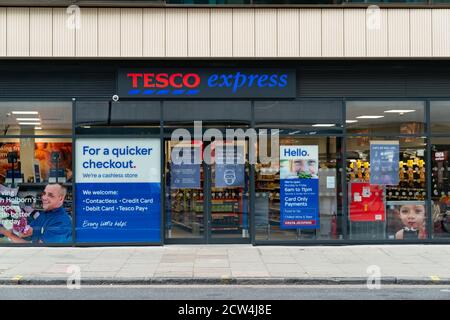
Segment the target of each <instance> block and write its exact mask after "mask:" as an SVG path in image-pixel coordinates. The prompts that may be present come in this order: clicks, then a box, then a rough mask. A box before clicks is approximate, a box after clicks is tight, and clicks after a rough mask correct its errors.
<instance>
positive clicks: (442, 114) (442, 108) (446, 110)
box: [430, 101, 450, 134]
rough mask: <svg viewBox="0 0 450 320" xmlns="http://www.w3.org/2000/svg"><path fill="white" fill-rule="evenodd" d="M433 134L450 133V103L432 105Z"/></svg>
mask: <svg viewBox="0 0 450 320" xmlns="http://www.w3.org/2000/svg"><path fill="white" fill-rule="evenodd" d="M430 118H431V124H430V125H431V132H432V133H437V134H448V133H449V132H450V101H432V102H431V105H430Z"/></svg>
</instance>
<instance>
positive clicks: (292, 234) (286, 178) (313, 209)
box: [255, 135, 342, 241]
mask: <svg viewBox="0 0 450 320" xmlns="http://www.w3.org/2000/svg"><path fill="white" fill-rule="evenodd" d="M291 147H295V148H293V149H292V150H290V151H289V152H291V153H290V157H289V159H288V158H287V157H286V156H285V155H286V154H283V153H284V152H288V151H286V150H287V148H291ZM279 148H280V154H279V157H278V158H277V159H274V160H273V161H271V162H269V163H262V162H261V161H259V162H258V164H257V165H256V166H255V174H256V177H255V227H256V240H260V241H267V240H269V241H272V240H273V241H277V240H278V241H296V240H320V239H323V240H337V239H342V227H341V222H342V190H341V171H342V170H341V165H340V164H341V157H340V155H341V139H340V138H336V137H314V138H310V137H300V136H294V135H292V136H280V138H279ZM308 148H311V150H312V153H311V154H309V156H308V158H307V159H306V158H302V157H301V156H300V154H299V151H298V150H300V149H303V150H309V149H308ZM269 153H270V154H271V151H270V150H269ZM308 153H309V151H308ZM313 153H314V154H313ZM290 184H294V185H295V186H294V185H293V186H290ZM297 184H298V185H302V184H305V185H307V186H306V188H310V191H306V190H304V189H302V188H301V187H299V186H297ZM299 188H300V189H299ZM304 204H307V209H306V210H305V209H302V205H304Z"/></svg>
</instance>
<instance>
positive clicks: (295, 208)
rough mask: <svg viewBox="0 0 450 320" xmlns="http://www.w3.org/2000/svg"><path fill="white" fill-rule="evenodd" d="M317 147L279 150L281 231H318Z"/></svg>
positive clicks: (294, 147)
mask: <svg viewBox="0 0 450 320" xmlns="http://www.w3.org/2000/svg"><path fill="white" fill-rule="evenodd" d="M318 168H319V164H318V146H281V147H280V228H281V229H317V228H320V223H319V177H318Z"/></svg>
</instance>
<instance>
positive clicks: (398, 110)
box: [384, 109, 416, 113]
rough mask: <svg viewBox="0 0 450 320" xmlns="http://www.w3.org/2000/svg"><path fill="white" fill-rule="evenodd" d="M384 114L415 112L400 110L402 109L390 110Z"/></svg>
mask: <svg viewBox="0 0 450 320" xmlns="http://www.w3.org/2000/svg"><path fill="white" fill-rule="evenodd" d="M384 112H385V113H409V112H416V110H409V109H406V110H402V109H392V110H386V111H384Z"/></svg>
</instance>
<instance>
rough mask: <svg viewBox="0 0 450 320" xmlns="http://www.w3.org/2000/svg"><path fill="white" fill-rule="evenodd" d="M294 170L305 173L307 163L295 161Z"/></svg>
mask: <svg viewBox="0 0 450 320" xmlns="http://www.w3.org/2000/svg"><path fill="white" fill-rule="evenodd" d="M294 170H295V172H302V171H305V161H303V160H300V161H295V162H294Z"/></svg>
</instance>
